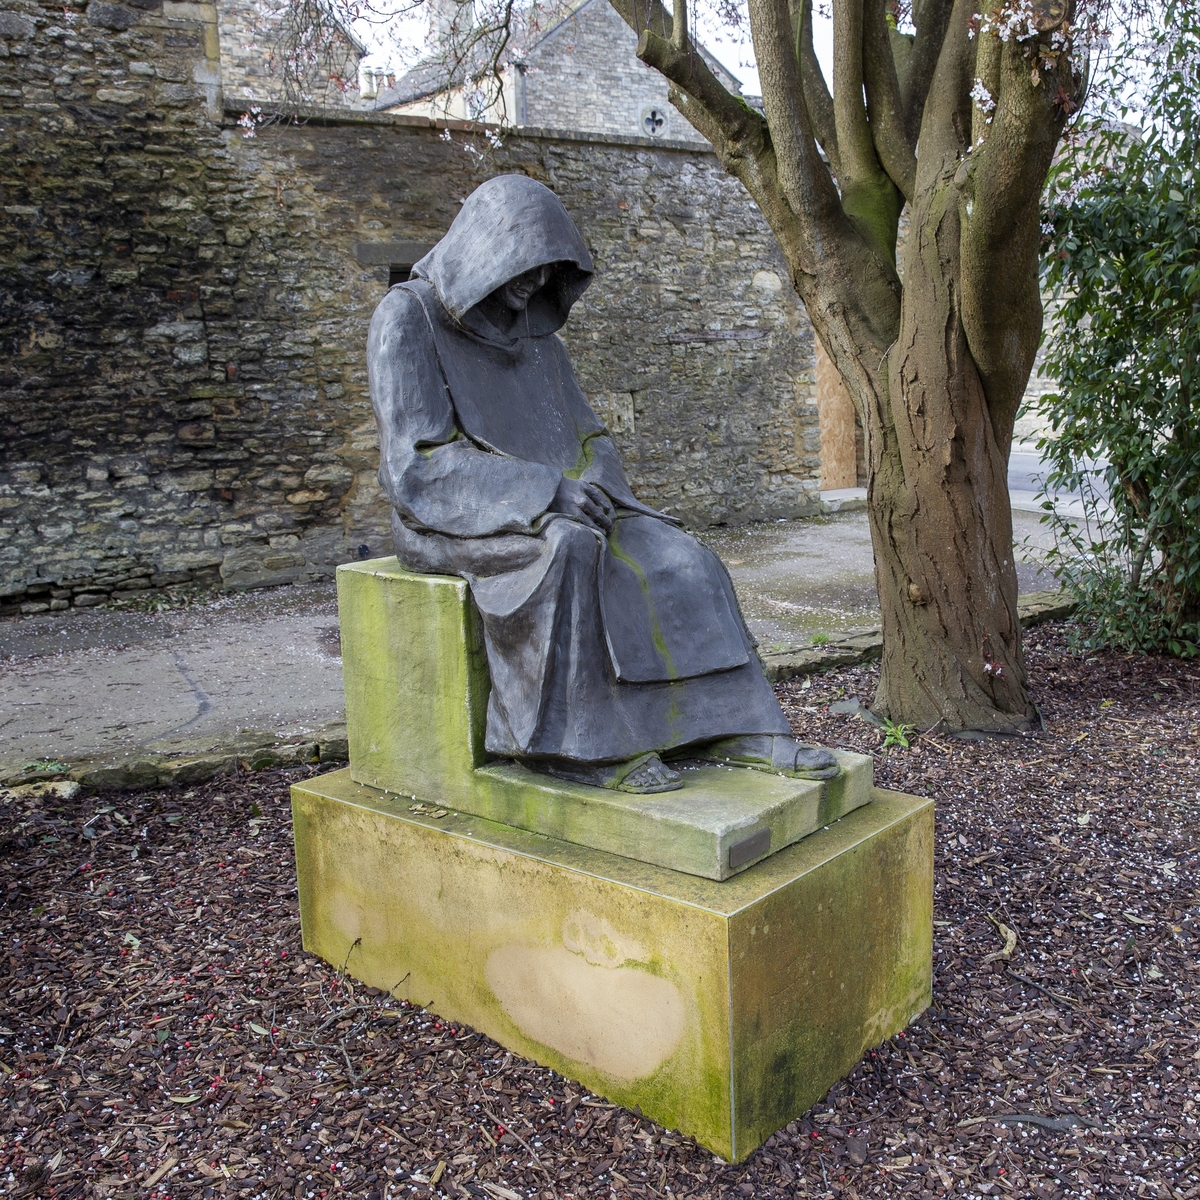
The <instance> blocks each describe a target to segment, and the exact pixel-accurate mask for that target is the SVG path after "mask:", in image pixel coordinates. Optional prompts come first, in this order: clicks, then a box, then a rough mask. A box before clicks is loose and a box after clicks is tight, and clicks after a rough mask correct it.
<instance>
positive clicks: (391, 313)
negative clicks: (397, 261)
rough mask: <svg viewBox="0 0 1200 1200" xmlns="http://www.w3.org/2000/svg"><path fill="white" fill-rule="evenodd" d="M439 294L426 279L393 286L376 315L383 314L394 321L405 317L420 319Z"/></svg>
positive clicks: (380, 303)
mask: <svg viewBox="0 0 1200 1200" xmlns="http://www.w3.org/2000/svg"><path fill="white" fill-rule="evenodd" d="M436 298H437V293H436V292H434V290H433V287H432V285H431V284H429V283H427V282H426V281H425V280H424V279H411V280H409V281H408V282H407V283H396V284H393V285H392V286H391V287H390V288H388V290H387V294H386V295H385V296H384V298H383V299H382V300H381V301H380V302H379V306H378V308H376V310H375V311H376V314H380V313H383V314H385V315H386V316H387V317H388V318H390V319H392V320H397V319H402V318H405V317H420V318H421V320H424V317H423V316H422V313H423V312H424V311H425V310H426V309H427V308H428V306H429V303H430V301H431V300H436Z"/></svg>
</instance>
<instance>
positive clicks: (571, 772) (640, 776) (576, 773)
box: [526, 751, 683, 796]
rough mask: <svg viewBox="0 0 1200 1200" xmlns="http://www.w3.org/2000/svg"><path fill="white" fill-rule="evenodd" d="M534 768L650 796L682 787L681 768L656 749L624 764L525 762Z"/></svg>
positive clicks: (574, 781) (611, 789)
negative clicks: (677, 768)
mask: <svg viewBox="0 0 1200 1200" xmlns="http://www.w3.org/2000/svg"><path fill="white" fill-rule="evenodd" d="M526 765H527V766H530V767H533V768H534V769H535V770H538V771H544V772H545V773H546V774H547V775H555V776H557V777H558V778H559V779H569V780H570V781H571V782H572V783H586V784H590V785H591V786H592V787H601V788H608V790H609V791H612V792H632V793H634V794H635V795H638V796H649V795H653V794H654V793H655V792H674V791H678V789H679V788H681V787H683V780H682V778H681V776H680V774H679V772H678V771H673V770H672V769H671V768H670V767H668V766H667V765H666V764H665V763H664V762H663V760H662V759H661V758H659V757H658V755H657V754H655V753H654V752H653V751H652V752H651V753H649V754H639V755H638V756H637V757H636V758H631V759H628V760H627V761H625V762H623V763H574V762H566V761H564V760H559V761H557V762H539V763H533V762H530V763H526Z"/></svg>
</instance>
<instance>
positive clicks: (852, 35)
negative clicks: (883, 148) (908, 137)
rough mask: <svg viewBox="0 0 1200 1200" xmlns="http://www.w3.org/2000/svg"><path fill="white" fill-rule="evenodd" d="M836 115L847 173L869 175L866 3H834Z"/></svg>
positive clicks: (857, 0)
mask: <svg viewBox="0 0 1200 1200" xmlns="http://www.w3.org/2000/svg"><path fill="white" fill-rule="evenodd" d="M833 116H834V121H835V122H836V125H837V136H838V147H839V149H840V150H841V152H842V164H843V166H844V168H845V170H846V173H847V174H849V175H863V174H867V173H868V172H869V171H870V169H871V163H872V160H873V159H874V158H875V144H874V142H873V141H872V140H871V130H870V127H869V126H868V124H867V110H866V108H865V107H864V105H863V0H833Z"/></svg>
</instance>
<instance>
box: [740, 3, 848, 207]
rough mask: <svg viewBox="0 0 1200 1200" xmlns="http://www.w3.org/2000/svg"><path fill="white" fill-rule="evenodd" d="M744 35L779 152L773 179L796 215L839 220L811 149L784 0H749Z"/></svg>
mask: <svg viewBox="0 0 1200 1200" xmlns="http://www.w3.org/2000/svg"><path fill="white" fill-rule="evenodd" d="M749 7H750V31H751V34H752V35H753V37H754V50H755V54H756V56H757V58H758V71H759V78H760V79H761V80H762V85H763V107H764V110H765V111H766V114H767V122H768V124H769V125H770V127H771V137H772V140H773V141H774V143H775V147H776V150H777V151H778V154H779V179H780V182H781V184H782V185H783V190H784V194H785V195H786V196H787V199H788V203H789V204H790V205H791V206H792V208H793V209H794V210H795V211H796V213H797V214H803V215H804V216H806V217H807V218H808V219H809V220H810V221H812V222H816V223H818V224H819V223H820V222H823V221H828V220H831V219H833V218H834V216H835V214H836V216H837V217H839V218H840V216H841V213H842V206H841V202H840V200H839V197H838V194H837V189H836V188H835V187H834V185H833V179H832V178H831V177H830V174H829V168H828V167H827V166H826V165H825V163H824V162H823V161H822V160H821V155H820V153H819V152H818V150H817V142H816V136H815V131H814V129H813V126H812V120H811V118H810V115H809V111H808V107H807V106H806V105H805V103H804V93H803V89H802V87H801V83H800V66H799V63H798V62H797V61H796V55H795V51H794V49H793V46H794V41H793V37H792V19H791V14H790V12H789V11H788V5H787V0H753V2H752V3H751V4H750V6H749Z"/></svg>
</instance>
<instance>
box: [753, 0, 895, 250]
mask: <svg viewBox="0 0 1200 1200" xmlns="http://www.w3.org/2000/svg"><path fill="white" fill-rule="evenodd" d="M756 44H757V43H756ZM863 84H864V80H863V0H833V116H834V122H835V124H836V126H837V139H838V151H839V152H840V154H841V161H842V173H841V174H840V175H839V176H838V185H839V186H840V187H841V190H842V206H843V208H844V209H845V210H846V215H847V216H848V217H849V218H850V219H851V220H852V221H853V222H854V224H855V226H856V228H857V229H858V230H859V232H860V233H861V234H862V235H863V237H864V238H865V239H866V240H867V242H868V244H869V245H870V246H871V248H872V249H873V250H874V252H875V253H876V254H877V255H879V257H880V258H881V259H882V260H883V261H884V262H887V263H890V264H891V265H892V267H893V268H894V266H895V262H896V228H897V225H898V223H899V220H900V210H901V208H902V207H903V198H902V196H901V193H900V190H899V189H898V188H897V187H896V184H895V183H894V182H893V181H892V179H891V177H890V176H889V175H888V173H887V171H885V170H884V167H883V164H882V163H881V162H880V160H879V155H878V154H877V153H876V150H875V141H874V138H873V137H872V134H871V127H870V123H869V122H868V120H867V108H866V104H865V102H864V99H863Z"/></svg>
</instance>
